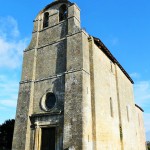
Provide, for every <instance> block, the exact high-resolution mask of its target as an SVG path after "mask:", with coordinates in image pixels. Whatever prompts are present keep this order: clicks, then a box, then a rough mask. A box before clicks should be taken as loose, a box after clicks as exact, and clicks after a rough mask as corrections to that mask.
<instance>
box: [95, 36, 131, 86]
mask: <svg viewBox="0 0 150 150" xmlns="http://www.w3.org/2000/svg"><path fill="white" fill-rule="evenodd" d="M93 38H94V42H95V44H96V45H97V46H98V47H99V48H100V49H101V50H102V51H103V52H104V53H105V54H106V55H107V57H108V58H110V59H111V61H112V62H113V63H116V64H117V65H118V67H119V68H120V69H121V70H122V72H123V73H124V74H125V75H126V77H127V78H128V79H129V80H130V81H131V83H132V84H134V81H133V80H132V79H131V77H130V76H129V74H128V73H127V72H126V71H125V69H124V68H123V67H122V66H121V65H120V63H119V62H118V61H117V59H116V58H115V57H114V56H113V55H112V54H111V52H110V51H109V50H108V48H107V47H106V46H105V45H104V44H103V43H102V41H101V40H100V39H99V38H96V37H93Z"/></svg>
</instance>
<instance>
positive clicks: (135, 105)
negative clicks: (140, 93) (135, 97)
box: [135, 104, 144, 112]
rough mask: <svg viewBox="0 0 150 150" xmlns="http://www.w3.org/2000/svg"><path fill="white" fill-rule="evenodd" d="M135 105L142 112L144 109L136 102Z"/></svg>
mask: <svg viewBox="0 0 150 150" xmlns="http://www.w3.org/2000/svg"><path fill="white" fill-rule="evenodd" d="M135 106H136V107H137V108H139V109H140V110H141V111H142V112H144V110H143V109H142V108H141V107H140V106H138V105H137V104H135Z"/></svg>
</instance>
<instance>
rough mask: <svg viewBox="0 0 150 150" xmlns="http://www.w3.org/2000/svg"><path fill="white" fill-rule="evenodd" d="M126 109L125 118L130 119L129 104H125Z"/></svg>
mask: <svg viewBox="0 0 150 150" xmlns="http://www.w3.org/2000/svg"><path fill="white" fill-rule="evenodd" d="M126 110H127V120H128V121H130V114H129V106H126Z"/></svg>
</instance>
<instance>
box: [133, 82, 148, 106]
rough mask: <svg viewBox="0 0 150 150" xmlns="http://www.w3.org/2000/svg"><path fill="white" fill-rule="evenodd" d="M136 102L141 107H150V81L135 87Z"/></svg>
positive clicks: (139, 83)
mask: <svg viewBox="0 0 150 150" xmlns="http://www.w3.org/2000/svg"><path fill="white" fill-rule="evenodd" d="M134 92H135V100H136V102H137V104H139V105H140V106H143V107H146V106H150V81H140V82H137V83H136V84H135V85H134Z"/></svg>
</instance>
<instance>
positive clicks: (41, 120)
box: [12, 0, 91, 150]
mask: <svg viewBox="0 0 150 150" xmlns="http://www.w3.org/2000/svg"><path fill="white" fill-rule="evenodd" d="M33 23H34V28H33V33H32V39H31V42H30V44H29V46H28V47H27V48H26V49H25V50H24V59H23V69H22V78H21V81H20V88H19V95H18V105H17V113H16V123H15V130H14V137H13V146H12V147H13V148H12V150H74V149H76V150H81V149H83V147H86V140H83V137H84V136H86V135H85V133H86V132H87V131H86V130H85V131H84V130H83V129H82V127H83V126H85V125H88V123H84V121H83V118H84V120H86V121H90V119H89V120H88V118H87V119H86V116H85V115H84V113H85V111H87V110H84V108H83V107H82V106H83V101H84V100H85V99H86V100H87V99H88V98H90V95H88V97H87V98H86V96H87V95H86V96H85V95H84V92H83V91H84V90H83V82H84V81H86V80H88V78H89V66H88V62H86V61H84V58H86V57H87V58H88V51H86V52H85V51H83V50H85V49H86V48H88V46H86V45H88V35H87V34H86V33H85V32H84V31H83V30H82V29H81V28H80V9H79V8H78V6H77V5H76V4H74V3H71V2H69V1H67V0H56V1H54V2H53V3H51V4H49V5H47V6H46V7H45V8H44V9H43V10H42V11H40V13H39V14H38V15H37V17H36V18H35V20H34V22H33ZM86 84H87V85H86ZM89 84H90V83H89V82H86V83H85V84H84V85H85V86H86V88H85V89H86V90H87V87H90V86H89ZM83 97H84V99H83ZM86 103H87V106H88V102H86ZM81 114H83V116H82V115H81ZM88 117H89V116H88ZM89 128H91V126H89ZM87 130H88V129H87ZM90 134H91V133H88V136H87V138H89V137H90V136H91V135H90ZM88 147H89V148H88V149H89V150H91V149H90V145H88Z"/></svg>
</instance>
